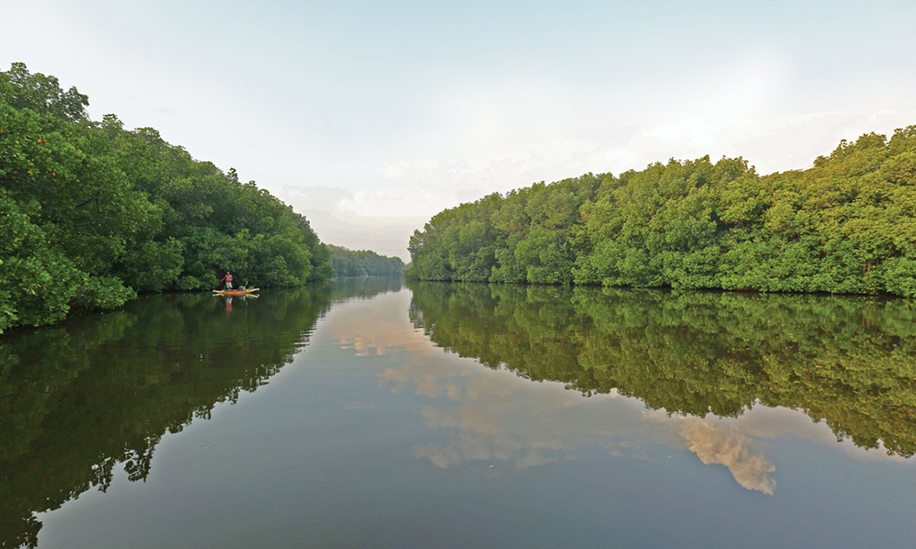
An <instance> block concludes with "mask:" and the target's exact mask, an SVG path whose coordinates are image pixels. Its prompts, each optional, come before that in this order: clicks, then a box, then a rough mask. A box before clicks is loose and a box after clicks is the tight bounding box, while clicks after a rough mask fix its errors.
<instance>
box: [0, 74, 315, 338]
mask: <svg viewBox="0 0 916 549" xmlns="http://www.w3.org/2000/svg"><path fill="white" fill-rule="evenodd" d="M87 105H88V99H87V97H86V96H85V95H82V94H80V93H79V92H78V91H77V90H76V89H75V88H70V89H69V90H68V91H63V90H62V89H61V87H60V85H59V83H58V81H57V79H56V78H54V77H52V76H45V75H42V74H30V73H29V72H28V70H27V68H26V66H25V65H23V64H21V63H14V64H13V65H12V67H11V69H10V70H9V71H7V72H0V233H2V234H3V235H4V238H3V240H2V241H0V282H2V284H0V332H2V331H3V330H4V329H5V328H8V327H10V326H16V325H31V326H36V325H40V324H47V323H51V322H54V321H57V320H59V319H61V318H63V317H64V316H65V315H66V314H67V312H68V311H69V310H70V309H71V308H72V307H86V308H111V307H116V306H119V305H121V304H123V303H124V302H125V301H126V300H128V299H130V298H131V297H133V296H134V295H135V292H137V291H158V290H164V289H182V290H192V289H202V288H212V287H215V286H216V284H217V280H218V278H219V276H220V275H221V273H222V272H224V271H225V270H227V269H228V270H231V271H233V273H235V274H236V275H237V280H239V281H244V280H250V281H251V282H252V283H256V284H257V285H259V286H261V287H270V286H295V285H299V284H302V283H304V282H306V281H309V280H320V279H326V278H330V276H331V275H332V268H331V264H330V253H329V252H328V250H327V249H326V247H325V246H324V245H323V244H321V242H319V240H318V237H317V236H316V235H315V233H314V231H312V229H311V227H310V226H309V223H308V221H307V220H306V219H305V218H304V217H303V216H301V215H299V214H297V213H295V212H294V211H293V210H292V209H291V208H290V207H289V206H287V205H285V204H283V203H282V202H281V201H280V200H278V199H277V198H275V197H273V196H271V195H270V194H269V193H268V192H267V191H265V190H263V189H259V188H258V187H257V186H256V185H255V184H254V182H248V183H242V182H240V181H239V179H238V176H237V175H236V173H235V171H234V170H230V171H229V173H228V174H227V173H223V172H222V171H220V170H219V169H218V168H217V167H216V166H214V165H213V164H211V163H209V162H201V161H197V160H194V159H193V158H192V157H191V155H190V154H189V153H188V152H187V151H185V150H184V149H183V148H181V147H178V146H175V145H171V144H169V143H167V142H165V141H164V140H163V139H162V138H161V137H160V136H159V134H158V133H157V132H156V130H154V129H151V128H140V129H137V130H126V129H124V127H123V125H122V124H121V122H120V121H119V120H118V119H117V118H116V117H115V116H114V115H106V116H105V117H104V118H103V120H102V121H101V122H97V121H93V120H90V119H89V118H88V116H87V114H86V110H85V109H86V106H87Z"/></svg>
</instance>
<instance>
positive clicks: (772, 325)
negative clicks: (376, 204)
mask: <svg viewBox="0 0 916 549" xmlns="http://www.w3.org/2000/svg"><path fill="white" fill-rule="evenodd" d="M409 287H410V289H411V290H412V292H413V298H412V302H411V307H410V316H411V320H412V322H413V324H414V325H415V326H416V327H417V328H421V329H423V330H424V332H425V333H426V335H427V336H428V337H429V338H430V339H431V340H432V341H433V342H434V343H435V344H436V345H438V346H440V347H443V348H445V349H448V350H451V351H453V352H455V353H457V354H458V355H460V356H463V357H471V358H475V359H477V360H479V361H480V362H481V363H483V364H484V365H486V366H489V367H490V368H503V367H505V368H507V369H509V370H511V371H513V372H514V373H516V374H517V375H519V376H521V377H524V378H527V379H531V380H537V381H543V380H551V381H559V382H562V383H565V384H566V385H567V387H568V388H570V389H574V390H578V391H580V392H582V393H583V394H585V395H590V394H596V393H609V392H611V391H617V392H619V393H621V394H624V395H627V396H632V397H636V398H638V399H640V400H642V401H643V402H644V403H645V404H646V405H647V406H648V407H650V408H654V409H664V410H666V411H667V412H669V413H676V414H685V415H693V416H700V417H702V416H705V415H706V414H708V413H713V414H716V415H719V416H737V415H740V414H741V413H742V412H743V411H745V410H746V409H748V408H750V407H752V406H754V405H755V404H756V403H760V404H763V405H766V406H773V407H775V406H784V407H788V408H794V409H800V410H802V411H804V412H805V413H806V414H807V415H808V416H809V417H811V418H812V419H813V420H815V421H820V420H824V421H826V423H827V425H829V426H830V428H831V429H832V430H833V432H834V434H835V435H836V436H837V438H838V439H843V438H849V439H851V440H852V441H853V442H854V443H855V444H856V445H858V446H860V447H863V448H879V447H882V446H883V448H884V449H885V450H886V451H887V452H888V453H889V454H896V455H900V456H905V457H909V456H912V455H913V454H914V452H916V338H914V337H913V336H914V333H913V326H914V312H916V310H914V308H913V306H912V302H908V301H905V300H883V299H877V298H850V297H832V296H798V295H791V296H790V295H758V294H752V295H744V294H735V293H712V292H709V293H703V292H690V293H676V292H666V291H658V290H621V289H598V288H575V289H571V288H557V287H543V286H532V287H520V286H504V285H486V284H456V283H434V282H419V283H418V282H411V283H410V284H409Z"/></svg>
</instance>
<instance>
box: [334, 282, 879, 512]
mask: <svg viewBox="0 0 916 549" xmlns="http://www.w3.org/2000/svg"><path fill="white" fill-rule="evenodd" d="M409 296H410V294H409V293H408V292H406V291H405V292H400V293H398V294H390V295H384V296H379V297H377V298H376V299H374V300H373V301H372V302H370V303H361V304H359V307H358V308H354V309H353V310H352V311H351V312H350V313H348V314H347V318H346V319H342V320H345V321H343V322H339V323H337V322H335V327H336V330H335V331H336V339H337V341H338V343H339V344H340V345H341V347H342V348H346V349H352V350H353V351H354V353H355V354H356V355H357V356H383V355H387V354H392V353H395V352H397V353H399V354H398V355H397V356H398V357H401V356H403V357H404V359H403V361H402V362H400V363H399V364H397V365H396V366H391V367H387V368H385V369H383V370H382V371H381V372H380V373H379V374H378V378H379V380H380V383H381V384H382V385H383V386H385V387H388V388H389V389H390V390H391V391H392V392H398V391H402V390H406V391H413V392H414V393H415V394H417V395H419V396H422V397H425V398H426V399H428V401H429V402H427V403H425V404H424V405H423V406H422V407H421V408H420V415H421V417H422V419H423V421H424V423H425V424H426V425H427V426H428V427H430V428H433V429H437V430H444V431H448V432H449V433H450V436H449V438H448V439H447V440H446V441H445V442H442V443H426V444H420V445H418V446H416V447H415V448H413V453H414V455H415V456H416V457H418V458H421V459H426V460H429V462H430V463H432V464H433V465H435V466H436V467H440V468H443V469H447V468H450V467H456V466H458V465H461V464H464V463H467V462H475V461H477V462H487V461H490V462H504V463H507V464H510V465H511V466H513V467H516V468H520V469H525V468H529V467H535V466H540V465H544V464H547V463H551V462H556V461H561V460H571V459H574V458H575V455H576V453H577V452H578V451H581V450H583V449H587V448H595V447H598V448H602V449H604V450H605V451H606V452H607V453H608V455H609V456H629V457H635V458H642V459H652V458H653V456H654V455H657V454H658V452H659V450H660V449H662V448H666V449H665V450H663V451H664V452H670V449H671V448H673V449H676V450H682V451H683V450H687V451H689V452H692V453H693V454H695V455H696V456H697V458H698V459H699V460H700V461H701V462H702V463H704V464H706V465H721V466H724V467H725V468H727V469H728V471H729V472H730V473H731V475H732V477H733V478H734V479H735V481H736V482H737V483H738V485H740V486H741V487H743V488H745V489H748V490H754V491H757V492H760V493H763V494H769V495H772V494H773V493H774V492H775V489H776V484H777V483H776V479H775V478H774V477H773V475H774V474H775V472H776V467H775V465H774V464H773V463H772V461H771V460H770V459H769V458H768V457H767V456H766V455H765V454H764V451H763V448H762V447H763V446H765V444H763V442H764V441H766V440H767V439H772V438H775V437H791V438H802V439H806V440H810V441H813V442H817V443H823V444H833V445H837V444H839V445H840V446H842V447H843V448H844V450H845V451H847V452H848V453H851V454H853V455H861V456H865V457H868V458H870V459H882V458H881V456H879V454H880V452H878V451H873V452H868V451H865V450H863V449H860V448H857V447H855V446H854V445H853V444H852V443H851V442H848V441H844V442H837V441H836V438H835V437H834V436H833V435H832V433H831V431H830V429H829V427H827V426H826V425H825V424H823V423H815V422H813V421H812V420H811V419H810V418H809V417H808V416H806V415H805V414H803V413H801V412H799V411H795V410H789V409H786V408H767V407H763V406H755V407H754V408H753V409H752V410H748V411H746V412H745V413H744V414H742V415H741V416H740V417H738V418H721V417H718V416H715V415H712V414H710V415H708V416H706V417H703V418H699V417H693V416H686V417H685V416H679V415H669V414H667V413H666V412H665V411H664V410H652V409H647V408H646V407H645V405H644V404H643V403H642V402H641V401H639V400H637V399H635V398H629V397H623V396H620V395H618V394H617V393H616V392H614V391H612V392H611V393H610V394H603V395H596V396H592V397H590V398H584V397H582V395H580V394H579V393H578V392H576V391H571V390H568V389H567V388H566V387H565V386H564V385H563V384H561V383H556V382H532V381H530V380H526V379H523V378H520V377H518V376H516V375H515V374H514V373H513V372H510V371H508V370H493V369H490V368H485V367H482V366H481V365H480V364H479V363H478V362H477V361H476V360H472V359H466V358H461V357H458V356H457V355H455V354H454V353H451V352H447V351H443V350H442V349H440V348H438V347H435V346H434V345H433V344H432V343H431V342H430V341H429V340H428V339H427V338H426V336H425V335H424V334H423V333H421V332H420V331H418V330H416V329H415V328H414V327H413V326H412V325H411V324H410V323H409V320H408V319H407V317H406V315H403V314H402V311H403V310H404V309H406V307H407V304H408V301H409ZM389 301H395V303H390V302H389ZM885 457H886V456H885ZM888 459H890V458H888ZM491 465H492V464H491Z"/></svg>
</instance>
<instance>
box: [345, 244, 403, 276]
mask: <svg viewBox="0 0 916 549" xmlns="http://www.w3.org/2000/svg"><path fill="white" fill-rule="evenodd" d="M328 249H329V250H330V251H331V266H332V267H333V268H334V273H335V274H336V275H337V276H338V277H364V276H400V274H401V273H402V272H404V262H403V261H401V258H399V257H391V256H386V255H380V254H377V253H375V252H373V251H372V250H349V249H347V248H344V247H342V246H335V245H333V244H328Z"/></svg>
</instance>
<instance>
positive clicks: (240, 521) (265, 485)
mask: <svg viewBox="0 0 916 549" xmlns="http://www.w3.org/2000/svg"><path fill="white" fill-rule="evenodd" d="M913 316H914V315H913V307H912V305H911V304H910V303H909V302H907V301H902V300H882V299H875V298H848V297H845V298H844V297H825V296H761V295H739V294H723V293H684V294H678V293H672V292H659V291H641V290H601V289H593V288H578V289H561V288H541V287H533V288H525V287H512V286H488V285H465V284H432V283H427V284H412V285H411V287H410V288H402V287H401V283H400V281H396V280H385V279H361V280H346V281H341V282H340V283H339V284H337V285H336V286H321V287H313V288H309V289H306V290H302V291H297V292H265V293H264V295H263V296H262V297H260V298H258V299H247V300H239V299H234V300H231V301H226V300H223V299H220V298H212V297H210V296H200V295H172V296H156V297H148V298H145V299H141V300H139V301H137V302H135V303H132V304H130V305H129V306H128V307H125V308H124V309H123V310H120V311H117V312H114V313H109V314H105V315H96V316H89V317H83V318H78V319H74V320H73V321H70V322H67V323H64V324H61V325H59V326H56V327H52V328H47V329H42V330H35V331H31V332H19V333H16V334H12V335H11V336H8V337H5V338H3V339H0V543H2V544H3V545H4V546H16V545H18V544H25V545H35V544H37V545H39V546H42V547H45V546H46V547H122V546H132V547H161V546H210V547H216V546H220V547H226V546H253V545H254V546H269V545H281V546H289V545H294V546H302V545H313V546H328V545H343V546H365V545H375V546H378V545H382V546H391V545H399V546H400V545H413V546H417V545H424V546H426V545H432V544H435V545H444V546H467V545H470V544H478V545H481V544H482V545H490V546H496V545H510V546H525V547H530V546H551V545H554V546H559V545H564V546H565V545H593V546H597V545H601V546H604V545H608V544H616V545H626V546H663V545H674V544H677V545H680V546H698V547H699V546H735V545H738V544H741V545H742V546H748V547H757V546H760V547H763V546H774V545H796V546H798V545H807V546H816V547H837V546H845V547H855V546H863V545H874V546H878V545H888V546H889V545H891V544H897V545H906V544H909V543H910V542H912V539H914V538H916V527H914V524H916V522H914V521H916V459H914V458H913V454H914V452H916V388H914V383H916V370H914V368H916V367H914V363H916V360H914V359H916V350H914V338H913V335H914V334H913V325H914V322H913V321H914V318H913Z"/></svg>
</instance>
